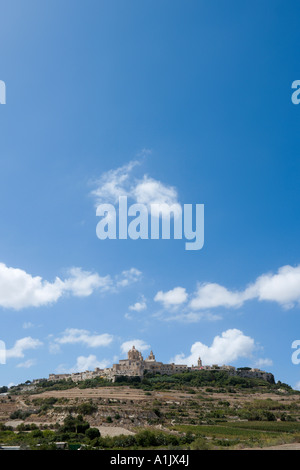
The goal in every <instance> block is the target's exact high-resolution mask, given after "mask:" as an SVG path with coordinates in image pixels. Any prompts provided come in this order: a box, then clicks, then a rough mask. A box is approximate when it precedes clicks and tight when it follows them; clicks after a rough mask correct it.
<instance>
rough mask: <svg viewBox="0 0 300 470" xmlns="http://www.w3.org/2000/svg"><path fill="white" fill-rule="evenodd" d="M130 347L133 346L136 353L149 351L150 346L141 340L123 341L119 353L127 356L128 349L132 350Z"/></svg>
mask: <svg viewBox="0 0 300 470" xmlns="http://www.w3.org/2000/svg"><path fill="white" fill-rule="evenodd" d="M132 346H135V348H136V349H137V350H138V351H141V352H143V351H147V350H148V349H150V345H149V344H147V343H146V342H145V341H144V340H142V339H132V340H130V341H125V342H124V343H122V344H121V352H122V353H123V354H127V353H128V351H129V349H131V348H132Z"/></svg>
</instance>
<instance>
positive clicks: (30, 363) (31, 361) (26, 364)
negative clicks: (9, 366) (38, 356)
mask: <svg viewBox="0 0 300 470" xmlns="http://www.w3.org/2000/svg"><path fill="white" fill-rule="evenodd" d="M35 364H36V360H35V359H28V360H27V361H25V362H20V364H17V366H16V367H23V368H24V369H29V367H32V366H34V365H35Z"/></svg>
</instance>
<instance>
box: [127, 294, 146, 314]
mask: <svg viewBox="0 0 300 470" xmlns="http://www.w3.org/2000/svg"><path fill="white" fill-rule="evenodd" d="M146 308H147V303H146V299H145V297H144V296H142V298H141V300H140V301H138V302H136V303H135V304H133V305H130V306H129V310H132V311H133V312H142V311H143V310H146Z"/></svg>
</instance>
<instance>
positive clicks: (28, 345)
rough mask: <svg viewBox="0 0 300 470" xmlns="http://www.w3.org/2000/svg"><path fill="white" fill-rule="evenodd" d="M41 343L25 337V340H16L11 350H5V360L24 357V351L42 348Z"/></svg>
mask: <svg viewBox="0 0 300 470" xmlns="http://www.w3.org/2000/svg"><path fill="white" fill-rule="evenodd" d="M42 344H43V343H42V342H41V341H40V340H38V339H34V338H31V336H26V337H25V338H21V339H18V340H17V341H16V342H15V344H14V346H13V347H12V348H11V349H7V350H6V358H7V359H10V358H20V357H24V351H26V350H28V349H36V348H38V347H40V346H42Z"/></svg>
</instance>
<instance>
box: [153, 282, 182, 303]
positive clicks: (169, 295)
mask: <svg viewBox="0 0 300 470" xmlns="http://www.w3.org/2000/svg"><path fill="white" fill-rule="evenodd" d="M187 298H188V295H187V292H186V289H184V288H183V287H175V288H174V289H172V290H169V291H167V292H163V291H159V292H157V294H156V296H155V297H154V300H155V302H161V303H162V304H163V306H164V307H165V308H170V307H178V306H179V305H182V304H183V303H184V302H186V300H187Z"/></svg>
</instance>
